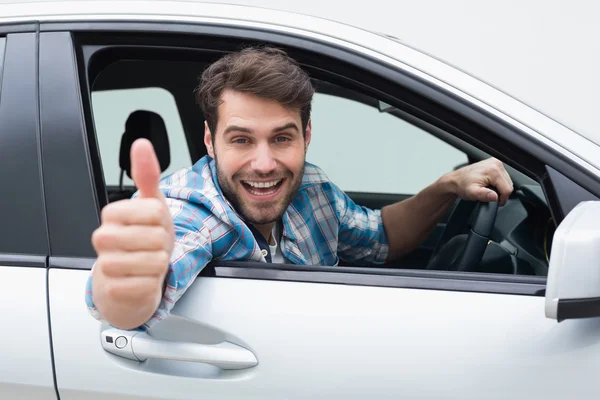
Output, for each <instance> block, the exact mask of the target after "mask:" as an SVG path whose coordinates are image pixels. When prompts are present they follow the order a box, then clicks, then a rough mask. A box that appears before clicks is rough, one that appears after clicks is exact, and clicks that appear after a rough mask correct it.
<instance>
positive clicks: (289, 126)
mask: <svg viewBox="0 0 600 400" xmlns="http://www.w3.org/2000/svg"><path fill="white" fill-rule="evenodd" d="M221 100H222V104H221V105H220V106H219V110H218V114H219V120H218V122H217V129H216V130H217V132H216V133H215V136H214V146H213V141H212V136H211V135H212V133H211V132H210V130H209V129H208V126H206V127H205V135H204V143H205V144H206V148H207V149H208V154H209V155H210V156H211V157H213V158H214V159H215V162H216V164H217V177H218V180H219V185H220V186H221V189H222V190H223V193H224V194H225V196H226V197H227V199H228V200H229V201H230V202H231V203H232V205H233V206H234V207H235V209H236V210H237V211H238V213H240V214H241V216H242V217H243V218H244V219H245V220H246V221H248V222H250V223H252V224H254V225H263V224H268V223H271V222H274V221H276V220H277V219H279V218H280V217H281V216H282V215H283V213H284V211H285V209H286V208H287V206H288V205H289V203H290V201H291V200H292V198H293V196H294V195H295V194H296V191H297V190H298V187H299V186H300V183H301V182H302V175H303V173H304V161H305V156H306V149H307V148H308V144H309V142H310V137H311V128H310V123H309V124H308V127H307V129H306V139H305V138H304V136H303V135H302V121H301V118H300V111H299V110H290V109H287V108H285V107H283V106H282V105H281V104H279V103H277V102H276V101H273V100H266V99H262V98H259V97H257V96H254V95H251V94H246V93H241V92H235V91H230V90H229V91H225V92H223V94H222V96H221Z"/></svg>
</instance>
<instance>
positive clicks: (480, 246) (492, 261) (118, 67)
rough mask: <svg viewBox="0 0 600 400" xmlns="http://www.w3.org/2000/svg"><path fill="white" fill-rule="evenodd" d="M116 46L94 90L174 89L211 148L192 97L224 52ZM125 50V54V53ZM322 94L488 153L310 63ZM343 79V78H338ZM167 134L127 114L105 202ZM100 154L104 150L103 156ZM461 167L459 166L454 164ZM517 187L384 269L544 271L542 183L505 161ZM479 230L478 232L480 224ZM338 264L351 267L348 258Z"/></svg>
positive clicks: (121, 191) (196, 153) (475, 156)
mask: <svg viewBox="0 0 600 400" xmlns="http://www.w3.org/2000/svg"><path fill="white" fill-rule="evenodd" d="M197 53H199V54H196V53H194V56H190V53H189V52H186V51H181V52H177V51H173V52H172V53H168V55H165V54H166V53H164V52H163V51H150V50H148V51H147V52H144V51H140V50H138V51H136V52H133V51H129V52H128V53H123V50H119V51H116V52H113V53H110V56H106V54H105V55H104V56H103V57H97V58H98V59H99V60H102V62H97V63H94V64H91V65H90V66H89V70H88V76H89V79H90V82H89V87H90V88H91V90H92V92H101V91H110V90H118V89H134V88H149V87H158V88H163V89H165V90H167V91H168V92H169V93H171V94H172V96H173V98H174V99H175V103H176V105H177V109H178V112H179V115H180V117H181V122H182V126H183V130H184V132H185V138H186V141H187V145H188V150H189V154H190V157H191V160H192V162H196V161H197V160H199V159H200V158H201V157H202V156H204V155H205V154H206V148H205V146H204V143H203V132H204V118H203V116H202V113H201V111H200V109H199V107H198V106H197V105H196V103H195V99H194V93H193V90H194V88H195V87H196V86H197V83H198V77H199V76H200V74H201V72H202V70H203V69H204V68H205V67H206V66H207V65H208V63H210V62H211V61H212V60H214V59H215V58H216V57H218V56H219V55H220V54H221V53H219V52H207V53H202V52H197ZM125 54H126V55H127V56H125ZM310 71H311V72H313V73H311V76H313V78H314V84H315V87H316V89H317V91H318V92H320V93H327V94H331V95H334V96H339V97H344V98H347V99H350V100H353V101H357V102H361V103H363V104H367V105H369V106H371V107H373V108H374V109H377V110H378V111H379V112H384V113H389V114H391V115H394V116H395V117H397V118H402V119H405V120H407V121H409V122H410V123H413V124H419V126H420V127H421V128H423V129H425V130H427V131H428V132H430V133H431V134H433V135H435V136H436V137H438V138H440V139H441V140H444V141H446V142H447V143H449V144H451V145H452V146H455V147H456V148H459V149H460V150H462V151H463V152H465V153H466V154H467V156H468V159H469V163H474V162H477V161H480V160H483V159H485V158H488V157H489V155H488V154H487V153H485V152H484V151H482V150H480V149H478V148H477V147H475V146H473V145H471V144H469V143H467V142H465V141H463V140H461V139H459V138H457V137H455V136H454V135H452V134H450V133H448V132H446V131H444V130H442V129H440V128H439V127H436V126H434V125H433V124H430V123H429V122H427V121H423V120H419V119H418V118H416V117H415V116H414V115H412V114H411V113H410V112H408V111H407V109H406V108H400V107H394V106H391V105H389V104H387V103H384V102H382V101H381V100H379V99H378V98H376V97H374V96H373V95H372V94H370V93H365V92H363V91H361V90H359V89H357V88H354V87H352V88H351V87H348V86H346V85H345V84H343V82H344V81H343V79H342V80H340V79H337V78H336V77H335V76H334V75H328V74H326V73H320V72H319V71H318V70H316V69H311V70H310ZM340 83H342V84H340ZM169 137H170V136H169V132H168V130H167V128H166V125H165V122H164V120H163V118H162V116H161V115H159V114H157V113H155V112H151V111H148V110H144V109H137V110H135V111H134V112H132V113H131V114H130V115H129V118H128V119H127V121H126V123H125V126H123V128H122V135H121V141H120V144H119V152H120V154H119V169H120V171H121V179H120V184H119V185H106V186H105V193H104V194H105V196H106V197H105V201H104V204H106V203H108V202H112V201H117V200H120V199H126V198H129V197H130V196H131V195H132V194H133V193H134V191H135V188H134V187H132V186H130V185H125V184H123V177H124V176H125V175H126V176H129V177H130V160H129V150H130V146H131V144H132V143H133V142H134V141H135V140H136V139H137V138H147V139H149V140H151V141H152V143H153V145H154V147H155V149H156V151H157V156H158V158H159V160H160V165H161V169H162V170H163V171H165V170H166V169H167V168H168V167H169V165H170V163H171V161H172V159H171V157H172V154H171V151H170V146H169ZM100 156H102V155H100ZM457 167H458V166H457ZM506 168H507V170H508V171H509V174H510V175H511V178H512V179H513V182H514V184H515V191H514V192H513V195H512V196H511V198H510V200H509V202H508V203H507V204H506V205H505V206H503V207H495V208H493V209H490V207H487V206H486V205H485V204H478V203H476V202H466V201H462V200H457V201H456V203H455V204H454V206H453V207H452V208H451V209H450V210H449V212H448V213H447V214H446V215H445V217H444V218H443V219H442V220H441V221H440V223H439V224H438V226H437V227H436V229H435V230H434V231H433V232H432V233H431V235H430V236H429V237H428V239H427V240H426V241H425V242H424V243H423V244H422V245H421V246H420V247H419V248H418V249H417V250H415V251H414V252H412V253H411V254H409V255H407V256H405V257H404V258H403V259H401V260H399V261H396V262H393V263H390V264H389V265H385V266H383V267H384V268H403V269H428V270H454V271H467V272H486V273H496V274H513V275H537V276H546V275H547V273H548V262H549V257H550V249H551V245H552V237H553V234H554V229H555V223H554V221H553V218H552V213H551V210H550V207H549V204H548V201H547V199H546V196H545V194H544V190H543V189H542V187H541V185H540V184H539V183H538V182H537V181H536V180H534V179H532V178H531V177H529V176H527V175H525V174H524V173H522V172H520V171H518V170H516V169H514V168H512V167H510V166H506ZM348 195H349V196H350V197H351V198H352V199H353V200H354V201H355V202H356V203H357V204H359V205H362V206H365V207H369V208H373V209H379V208H381V207H383V206H385V205H387V204H391V203H394V202H397V201H401V200H403V199H406V198H408V197H409V196H410V195H407V194H402V193H398V194H390V193H361V192H348ZM476 228H477V229H479V230H476ZM340 265H343V266H352V264H350V263H346V262H343V263H341V264H340Z"/></svg>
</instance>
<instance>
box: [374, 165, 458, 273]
mask: <svg viewBox="0 0 600 400" xmlns="http://www.w3.org/2000/svg"><path fill="white" fill-rule="evenodd" d="M455 193H456V188H455V183H454V181H453V179H452V175H450V174H447V175H444V176H443V177H441V178H440V179H439V180H437V181H436V182H435V183H433V184H431V185H429V186H428V187H426V188H425V189H423V190H422V191H421V192H419V193H418V194H416V195H415V196H413V197H411V198H409V199H406V200H404V201H401V202H398V203H395V204H392V205H389V206H386V207H384V208H383V209H382V210H381V216H382V219H383V224H384V227H385V231H386V235H387V237H388V243H389V246H390V250H389V255H388V257H387V260H388V261H392V260H396V259H398V258H400V257H402V256H403V255H405V254H407V253H410V252H411V251H413V250H414V249H415V248H417V247H418V246H419V244H421V243H422V242H423V241H424V240H425V239H426V238H427V236H428V235H429V234H430V233H431V232H432V231H433V228H434V227H435V226H436V224H437V223H438V221H439V220H440V218H441V217H442V216H443V215H444V214H445V213H446V212H447V211H448V209H449V207H450V206H451V205H452V204H453V203H454V201H455V200H456V198H457V195H456V194H455Z"/></svg>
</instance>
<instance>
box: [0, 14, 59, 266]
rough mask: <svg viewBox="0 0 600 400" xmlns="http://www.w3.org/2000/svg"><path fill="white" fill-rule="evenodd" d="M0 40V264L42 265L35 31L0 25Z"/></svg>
mask: <svg viewBox="0 0 600 400" xmlns="http://www.w3.org/2000/svg"><path fill="white" fill-rule="evenodd" d="M3 33H7V34H6V36H3ZM0 41H1V42H2V45H0V52H1V54H0V63H1V65H0V132H1V135H0V181H1V182H2V183H3V185H5V187H6V188H8V189H7V190H6V191H4V193H3V196H2V207H1V208H0V218H1V219H2V224H1V225H0V238H1V240H0V265H6V266H27V267H39V268H46V266H47V265H46V256H47V255H48V254H49V238H48V223H47V214H46V210H45V204H44V198H45V197H44V187H43V178H42V161H41V151H40V120H39V107H38V89H39V86H38V85H39V82H38V75H37V73H38V69H37V61H38V58H37V57H38V53H37V49H38V48H37V34H36V33H35V31H28V30H27V29H26V26H22V25H18V24H15V25H11V26H0ZM24 160H26V161H24ZM17 171H18V172H17Z"/></svg>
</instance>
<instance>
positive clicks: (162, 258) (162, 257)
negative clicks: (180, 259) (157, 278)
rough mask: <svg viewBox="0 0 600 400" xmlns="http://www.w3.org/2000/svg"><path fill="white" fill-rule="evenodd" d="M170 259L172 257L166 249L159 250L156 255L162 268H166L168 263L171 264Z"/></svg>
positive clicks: (157, 261)
mask: <svg viewBox="0 0 600 400" xmlns="http://www.w3.org/2000/svg"><path fill="white" fill-rule="evenodd" d="M170 261H171V257H170V256H169V253H167V252H166V251H159V252H158V254H157V255H156V263H157V264H158V266H159V267H160V268H161V270H164V269H165V268H166V267H167V265H169V262H170Z"/></svg>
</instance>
